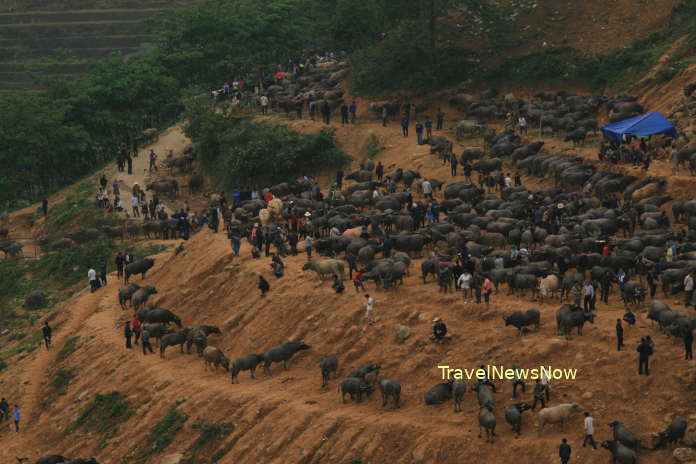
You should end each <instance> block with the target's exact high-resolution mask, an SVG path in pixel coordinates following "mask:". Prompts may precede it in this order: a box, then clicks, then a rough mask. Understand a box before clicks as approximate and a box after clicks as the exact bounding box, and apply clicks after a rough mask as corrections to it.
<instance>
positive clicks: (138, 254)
mask: <svg viewBox="0 0 696 464" xmlns="http://www.w3.org/2000/svg"><path fill="white" fill-rule="evenodd" d="M171 247H172V245H159V244H155V245H146V246H144V247H140V248H135V249H134V250H133V258H135V260H136V261H137V260H139V259H143V258H147V257H148V256H152V255H156V254H159V253H162V252H163V251H166V250H167V249H169V248H171Z"/></svg>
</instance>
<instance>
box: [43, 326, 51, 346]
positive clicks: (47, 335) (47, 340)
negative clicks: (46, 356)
mask: <svg viewBox="0 0 696 464" xmlns="http://www.w3.org/2000/svg"><path fill="white" fill-rule="evenodd" d="M41 332H42V333H43V339H44V344H45V345H46V349H49V348H50V347H51V333H52V330H51V328H50V327H49V326H48V321H44V325H43V328H42V329H41Z"/></svg>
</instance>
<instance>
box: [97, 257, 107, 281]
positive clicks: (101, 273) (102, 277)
mask: <svg viewBox="0 0 696 464" xmlns="http://www.w3.org/2000/svg"><path fill="white" fill-rule="evenodd" d="M107 273H108V272H107V270H106V260H104V261H102V264H101V266H100V267H99V281H100V282H101V284H102V285H103V286H106V275H107Z"/></svg>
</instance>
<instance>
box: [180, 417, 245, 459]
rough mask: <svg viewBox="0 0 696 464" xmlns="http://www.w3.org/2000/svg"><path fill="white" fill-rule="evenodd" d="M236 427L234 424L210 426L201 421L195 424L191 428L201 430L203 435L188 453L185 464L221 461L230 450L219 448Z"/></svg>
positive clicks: (214, 424)
mask: <svg viewBox="0 0 696 464" xmlns="http://www.w3.org/2000/svg"><path fill="white" fill-rule="evenodd" d="M236 426H237V425H236V424H235V423H234V422H229V423H213V424H208V423H206V422H203V421H199V422H196V423H195V424H193V425H192V426H191V427H192V428H193V429H194V430H200V431H201V434H200V435H199V436H198V438H196V441H194V442H193V444H192V445H191V446H190V447H189V449H188V451H187V452H186V456H187V458H186V459H185V460H184V464H209V463H211V464H212V463H215V462H217V461H219V460H220V459H221V458H222V457H224V456H225V454H227V452H228V451H229V450H225V449H224V448H221V449H218V447H219V445H220V444H221V442H222V441H223V440H224V439H225V438H226V437H227V436H228V435H229V434H230V433H232V431H233V430H234V428H235V427H236Z"/></svg>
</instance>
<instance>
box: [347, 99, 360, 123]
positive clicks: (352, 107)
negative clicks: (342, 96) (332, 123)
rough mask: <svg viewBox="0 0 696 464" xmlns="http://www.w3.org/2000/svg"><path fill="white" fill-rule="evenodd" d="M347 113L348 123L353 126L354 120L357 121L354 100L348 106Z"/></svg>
mask: <svg viewBox="0 0 696 464" xmlns="http://www.w3.org/2000/svg"><path fill="white" fill-rule="evenodd" d="M348 112H349V113H350V122H351V123H353V124H355V120H356V119H357V117H358V116H357V112H358V105H357V104H356V103H355V100H353V102H352V103H351V104H350V106H349V107H348Z"/></svg>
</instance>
